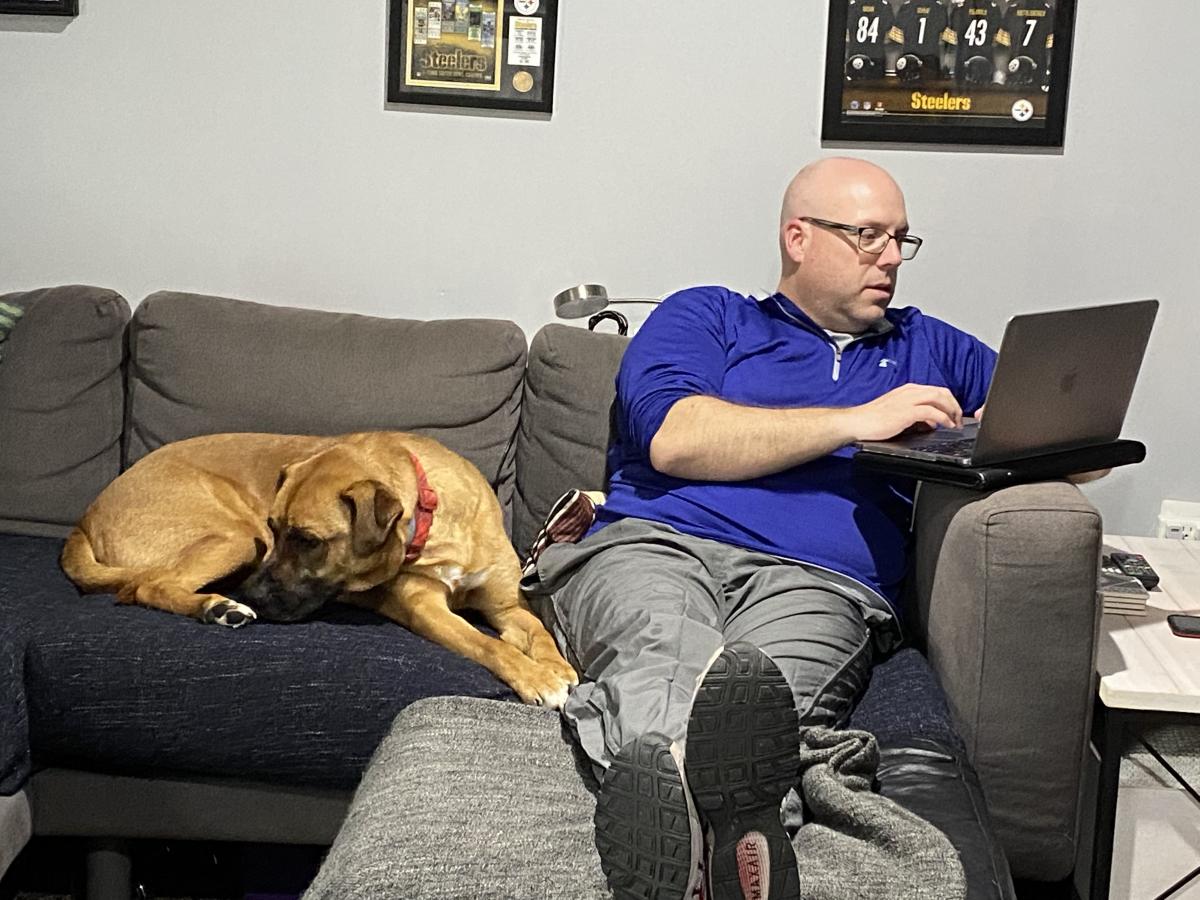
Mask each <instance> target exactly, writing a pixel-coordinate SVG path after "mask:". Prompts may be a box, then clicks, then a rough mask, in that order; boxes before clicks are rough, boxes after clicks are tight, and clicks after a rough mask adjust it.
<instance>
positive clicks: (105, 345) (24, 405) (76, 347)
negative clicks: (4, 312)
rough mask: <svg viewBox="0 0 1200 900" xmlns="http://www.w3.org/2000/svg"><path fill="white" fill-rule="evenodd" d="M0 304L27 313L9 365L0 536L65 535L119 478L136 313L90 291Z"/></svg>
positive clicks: (0, 455) (1, 395)
mask: <svg viewBox="0 0 1200 900" xmlns="http://www.w3.org/2000/svg"><path fill="white" fill-rule="evenodd" d="M0 301H5V302H6V303H8V304H9V305H11V306H14V307H18V308H21V309H22V310H23V315H22V316H21V317H20V318H19V319H18V320H17V323H16V325H15V326H14V327H12V328H11V330H10V331H9V332H8V337H7V340H6V341H5V342H4V344H3V347H4V359H3V362H0V531H8V532H16V533H19V534H42V535H61V534H65V533H66V531H67V530H68V528H69V527H70V526H71V525H73V524H74V523H75V521H76V520H77V519H78V518H79V517H80V515H82V514H83V511H84V509H85V508H86V507H87V505H88V504H89V503H90V502H91V501H92V498H94V497H95V496H96V494H98V493H99V492H100V490H101V489H102V488H103V487H104V486H105V485H106V484H108V482H110V481H111V480H112V479H113V478H114V477H116V474H117V472H118V471H120V462H121V446H120V444H121V420H122V416H123V414H124V400H123V397H122V373H121V358H122V355H123V352H124V331H125V324H126V323H127V322H128V321H129V304H127V303H126V302H125V300H124V298H123V297H121V295H120V294H116V293H114V292H112V291H109V290H105V289H103V288H97V287H87V286H84V285H68V286H64V287H54V288H43V289H40V290H36V291H25V292H23V293H20V294H7V295H3V296H0Z"/></svg>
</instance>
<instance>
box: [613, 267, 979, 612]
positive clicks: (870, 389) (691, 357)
mask: <svg viewBox="0 0 1200 900" xmlns="http://www.w3.org/2000/svg"><path fill="white" fill-rule="evenodd" d="M995 360H996V354H995V352H994V351H993V350H991V349H990V348H989V347H987V346H986V345H985V344H983V343H982V342H980V341H978V340H976V339H975V338H973V337H971V336H970V335H968V334H966V333H965V332H963V331H960V330H959V329H957V328H954V327H952V326H950V325H947V324H946V323H945V322H942V321H940V320H938V319H935V318H933V317H931V316H926V315H923V314H922V313H921V312H920V311H919V310H917V309H915V308H912V307H907V308H902V309H889V310H887V312H886V321H884V322H880V323H879V327H878V328H876V329H875V330H873V331H871V332H867V333H866V334H863V335H862V336H860V337H858V338H856V339H855V340H854V341H852V342H851V343H850V344H848V345H847V346H846V347H845V349H844V350H841V351H839V350H838V348H837V346H836V345H835V343H834V341H833V340H832V339H831V338H830V337H829V335H828V334H827V333H826V332H825V331H824V330H823V329H822V328H820V326H818V325H817V324H816V323H815V322H813V321H812V319H810V318H809V317H808V316H807V315H805V314H804V313H803V312H801V311H800V309H799V308H798V307H797V306H796V305H795V304H794V303H792V302H791V301H790V300H788V299H787V298H786V297H784V296H783V295H782V294H774V295H772V296H771V297H768V298H766V299H765V300H756V299H754V298H750V297H744V296H742V295H740V294H737V293H734V292H733V291H730V290H728V289H726V288H721V287H697V288H690V289H688V290H684V291H680V292H679V293H677V294H673V295H672V296H670V297H668V298H667V299H666V300H665V301H663V303H662V304H661V305H660V306H658V307H657V308H656V309H655V311H654V312H653V313H652V314H651V315H650V316H649V317H648V318H647V320H646V322H645V323H644V324H643V325H642V327H641V329H639V331H638V333H637V335H636V336H635V337H634V338H633V340H632V341H631V342H630V344H629V347H628V349H627V350H626V352H625V356H624V358H623V360H622V362H621V368H620V372H619V373H618V375H617V400H618V403H617V434H616V437H615V439H614V443H613V445H612V446H611V447H610V448H609V459H608V461H609V470H610V472H611V473H612V474H611V479H610V483H609V493H608V500H607V501H606V502H605V504H604V505H603V506H602V507H600V508H599V509H598V510H597V513H598V515H597V522H596V526H595V527H603V525H606V524H609V523H611V522H614V521H616V520H618V519H621V518H625V517H629V516H633V517H637V518H641V519H649V520H652V521H656V522H662V523H664V524H667V525H670V526H671V527H673V528H675V529H677V530H679V531H682V532H684V533H686V534H691V535H695V536H697V537H703V538H711V539H713V540H718V541H723V542H725V543H728V544H733V545H735V546H738V547H744V548H747V549H750V550H760V551H763V552H766V553H770V554H773V555H776V556H782V557H786V558H788V559H792V560H797V561H800V562H805V563H810V564H813V565H817V566H821V567H823V568H826V569H832V570H833V571H835V572H840V573H842V574H843V575H847V576H849V577H851V578H853V579H855V580H856V581H858V582H860V583H862V584H865V585H866V586H868V587H869V588H871V589H873V590H875V591H877V592H879V593H881V594H882V595H883V596H884V597H886V598H887V599H888V600H889V602H892V603H893V604H894V603H895V600H896V597H897V595H898V592H899V587H900V583H901V581H902V580H903V578H904V575H905V572H906V569H907V559H908V552H907V551H908V536H909V520H910V516H911V511H912V497H913V490H914V482H913V481H912V479H908V478H897V477H886V476H882V475H878V474H872V473H870V472H867V471H862V470H858V469H855V468H854V467H853V466H852V465H851V458H852V457H853V455H854V453H855V451H854V449H853V448H851V447H843V448H841V449H839V450H836V451H834V452H833V453H832V454H830V455H829V456H825V457H821V458H819V459H815V460H812V461H810V462H807V463H804V464H803V465H800V466H795V467H793V468H791V469H787V470H785V471H782V472H777V473H775V474H773V475H767V476H764V477H761V478H753V479H750V480H747V481H688V480H683V479H678V478H672V477H670V476H667V475H663V474H662V473H660V472H658V471H656V470H655V469H654V468H653V467H652V466H651V465H650V441H651V439H652V438H653V437H654V435H655V433H656V432H657V431H658V429H659V426H661V425H662V422H663V419H664V418H666V415H667V411H668V410H669V409H670V408H671V406H672V405H673V404H675V403H676V402H677V401H679V400H681V399H683V398H684V397H690V396H693V395H696V394H702V395H706V396H711V397H719V398H721V399H723V400H727V401H729V402H731V403H737V404H742V405H745V406H758V407H847V406H857V405H860V404H862V403H866V402H869V401H871V400H874V399H875V398H877V397H879V396H881V395H883V394H885V393H887V392H888V391H890V390H891V389H892V388H896V387H899V386H901V385H903V384H907V383H909V382H914V383H918V384H929V385H940V386H943V387H946V388H949V390H950V392H951V393H952V394H954V396H955V398H956V399H957V400H958V402H959V404H961V406H962V408H963V410H964V411H965V412H966V413H967V414H971V413H974V412H975V410H977V409H978V408H979V407H980V406H981V405H983V403H984V399H985V397H986V396H987V388H988V384H989V383H990V381H991V375H992V368H993V366H994V364H995Z"/></svg>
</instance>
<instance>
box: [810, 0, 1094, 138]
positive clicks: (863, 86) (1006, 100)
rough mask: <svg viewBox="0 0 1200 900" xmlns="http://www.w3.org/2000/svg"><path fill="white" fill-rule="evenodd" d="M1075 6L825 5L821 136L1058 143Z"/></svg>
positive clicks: (998, 1)
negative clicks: (826, 28) (827, 28)
mask: <svg viewBox="0 0 1200 900" xmlns="http://www.w3.org/2000/svg"><path fill="white" fill-rule="evenodd" d="M1074 27H1075V0H829V35H828V40H827V47H826V57H825V105H824V110H823V114H822V130H821V137H822V139H823V140H827V141H835V142H837V141H841V142H852V143H853V142H859V141H886V142H893V143H934V144H975V145H979V144H983V145H993V146H1033V147H1038V146H1041V147H1061V146H1062V143H1063V133H1064V130H1065V126H1066V112H1067V95H1068V89H1069V85H1070V73H1071V38H1072V34H1073V32H1074Z"/></svg>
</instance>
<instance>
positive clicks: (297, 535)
mask: <svg viewBox="0 0 1200 900" xmlns="http://www.w3.org/2000/svg"><path fill="white" fill-rule="evenodd" d="M287 542H288V543H289V544H291V545H292V546H293V547H295V548H296V549H297V550H299V551H300V552H304V551H305V550H314V549H316V548H317V547H320V546H321V544H322V541H321V539H320V538H319V537H317V536H316V535H315V534H313V533H312V532H311V531H304V530H303V529H300V528H289V529H288V532H287Z"/></svg>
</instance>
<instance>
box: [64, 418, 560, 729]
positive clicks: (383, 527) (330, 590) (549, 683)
mask: <svg viewBox="0 0 1200 900" xmlns="http://www.w3.org/2000/svg"><path fill="white" fill-rule="evenodd" d="M62 567H63V570H64V571H65V572H66V574H67V576H68V577H69V578H70V579H71V580H72V581H73V582H74V583H75V585H76V586H77V587H78V588H79V589H80V590H81V591H82V592H84V593H110V594H116V596H117V599H118V601H120V602H123V603H138V604H142V605H144V606H150V607H156V608H158V609H163V610H168V611H170V612H174V613H181V614H183V615H187V616H192V617H195V618H197V619H199V620H200V621H202V622H208V623H215V624H218V625H224V626H228V627H232V628H236V627H239V626H242V625H245V624H246V623H248V622H250V621H252V620H254V619H256V618H262V619H263V620H265V621H275V622H294V621H298V620H301V619H304V618H306V617H308V616H310V615H312V614H313V613H315V612H316V611H317V610H318V609H320V608H321V607H322V606H324V605H325V604H326V603H328V602H330V601H333V600H340V601H343V602H348V603H351V604H354V605H357V606H362V607H366V608H368V609H373V610H375V611H377V612H379V613H381V614H382V615H384V616H386V617H388V618H389V619H392V620H394V621H396V622H398V623H400V624H401V625H403V626H404V627H406V628H408V629H409V630H411V631H413V632H414V633H416V634H419V635H421V636H422V637H425V638H428V639H429V640H432V641H435V642H437V643H439V644H441V645H442V646H444V647H447V648H449V649H450V650H453V651H455V652H457V653H460V654H462V655H463V656H465V657H467V658H468V659H472V660H474V661H475V662H478V663H480V664H481V665H483V666H485V667H486V668H487V669H488V670H490V671H491V672H492V673H493V674H495V675H496V676H497V677H498V678H500V679H501V680H502V681H504V682H505V683H506V684H508V685H509V686H510V687H511V688H512V689H513V690H514V691H515V692H516V693H517V695H518V696H519V697H520V698H521V699H522V700H523V701H525V702H526V703H532V704H537V705H542V706H549V707H554V708H561V707H562V705H563V703H564V702H565V701H566V696H567V691H568V689H569V687H570V686H571V685H574V684H578V677H577V676H576V674H575V671H574V669H572V668H571V666H570V664H568V663H567V661H566V660H564V659H563V657H562V655H561V654H560V653H559V651H558V648H557V647H556V646H555V643H554V639H553V638H552V637H551V636H550V634H549V632H547V631H546V629H545V627H544V626H543V625H542V623H541V621H540V620H539V619H538V618H537V617H536V616H535V615H534V614H533V612H531V611H530V609H529V606H528V605H527V604H526V602H525V600H524V598H523V597H522V595H521V591H520V588H519V581H520V577H521V570H520V564H519V562H518V560H517V555H516V553H515V552H514V550H513V548H512V545H511V544H510V543H509V541H508V538H507V536H506V535H505V532H504V525H503V518H502V513H501V510H500V504H499V502H498V501H497V500H496V496H495V494H493V493H492V489H491V487H490V486H489V485H488V483H487V481H486V480H485V479H484V477H483V475H482V474H480V472H479V470H478V469H476V468H475V466H473V465H472V464H471V463H470V462H468V461H467V460H466V459H464V458H463V457H461V456H459V455H458V454H456V453H454V452H453V451H451V450H449V449H448V448H446V447H445V446H443V445H442V444H440V443H438V442H437V441H435V440H432V439H430V438H426V437H422V436H419V435H415V434H407V433H404V432H384V431H375V432H359V433H354V434H346V435H341V436H338V437H309V436H301V435H273V434H216V435H208V436H204V437H197V438H191V439H189V440H183V441H178V442H176V443H171V444H167V445H165V446H163V447H160V448H159V449H157V450H155V451H153V452H152V453H150V454H148V455H147V456H145V457H144V458H143V459H141V460H139V461H138V462H137V463H136V464H135V465H133V466H131V467H130V468H129V469H128V470H127V471H126V472H124V473H122V474H121V475H120V476H118V477H117V478H116V479H115V480H114V481H113V482H112V483H110V484H109V485H108V486H107V487H106V488H105V489H104V490H103V491H102V492H101V493H100V495H99V496H98V497H97V498H96V499H95V500H94V501H93V502H92V504H91V506H89V507H88V509H87V511H86V512H85V513H84V515H83V517H82V518H81V519H80V521H79V524H78V525H77V526H76V527H75V528H74V529H73V530H72V531H71V534H70V535H69V537H68V538H67V542H66V545H65V546H64V548H63V553H62ZM233 586H237V588H238V589H237V592H236V595H237V596H238V597H239V598H240V599H241V600H244V601H245V602H244V603H243V602H240V601H239V600H235V599H232V598H230V597H228V596H225V595H224V594H222V593H221V592H220V591H221V590H222V589H224V590H227V591H228V592H229V593H234V589H233ZM464 609H474V610H477V611H479V612H480V613H482V615H483V617H484V619H485V620H486V621H487V622H488V624H489V625H491V626H492V627H493V628H494V629H495V630H496V631H497V632H498V633H499V635H500V637H499V638H498V639H497V638H494V637H490V636H488V635H486V634H484V633H482V632H481V631H479V630H478V629H477V628H475V627H473V626H472V625H471V624H470V623H468V622H467V621H466V620H465V619H464V618H463V617H462V616H460V615H459V614H458V611H459V610H464Z"/></svg>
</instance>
